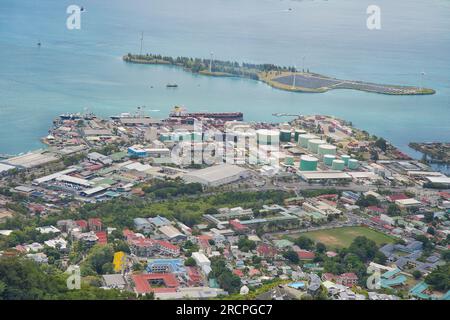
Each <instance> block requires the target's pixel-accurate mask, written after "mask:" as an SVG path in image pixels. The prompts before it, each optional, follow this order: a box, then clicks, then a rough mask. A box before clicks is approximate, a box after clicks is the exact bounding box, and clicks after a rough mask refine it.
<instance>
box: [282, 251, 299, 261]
mask: <svg viewBox="0 0 450 320" xmlns="http://www.w3.org/2000/svg"><path fill="white" fill-rule="evenodd" d="M283 257H285V258H286V259H288V260H289V261H290V262H292V263H295V264H297V263H299V261H300V259H299V257H298V254H297V252H295V251H294V250H288V251H286V252H284V253H283Z"/></svg>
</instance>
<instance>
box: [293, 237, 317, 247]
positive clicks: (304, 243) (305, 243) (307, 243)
mask: <svg viewBox="0 0 450 320" xmlns="http://www.w3.org/2000/svg"><path fill="white" fill-rule="evenodd" d="M294 243H295V244H296V245H297V246H299V247H300V248H302V249H304V250H311V249H312V248H313V247H314V241H313V240H311V239H310V238H307V237H305V236H300V237H298V238H297V239H295V240H294Z"/></svg>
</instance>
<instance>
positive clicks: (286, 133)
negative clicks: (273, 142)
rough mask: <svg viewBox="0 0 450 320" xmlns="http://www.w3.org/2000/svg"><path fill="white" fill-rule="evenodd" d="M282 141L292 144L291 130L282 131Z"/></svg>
mask: <svg viewBox="0 0 450 320" xmlns="http://www.w3.org/2000/svg"><path fill="white" fill-rule="evenodd" d="M280 141H281V142H290V141H291V130H286V129H283V130H280Z"/></svg>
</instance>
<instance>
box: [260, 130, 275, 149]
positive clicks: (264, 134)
mask: <svg viewBox="0 0 450 320" xmlns="http://www.w3.org/2000/svg"><path fill="white" fill-rule="evenodd" d="M256 136H257V140H258V144H262V145H277V144H278V143H279V141H280V132H279V131H278V130H266V129H259V130H257V131H256Z"/></svg>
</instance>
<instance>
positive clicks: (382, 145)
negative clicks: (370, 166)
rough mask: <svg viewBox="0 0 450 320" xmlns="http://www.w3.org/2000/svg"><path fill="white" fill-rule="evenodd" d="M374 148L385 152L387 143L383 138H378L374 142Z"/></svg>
mask: <svg viewBox="0 0 450 320" xmlns="http://www.w3.org/2000/svg"><path fill="white" fill-rule="evenodd" d="M375 146H377V147H378V148H380V149H381V150H382V151H383V152H386V149H387V142H386V140H384V139H383V138H378V139H377V141H375Z"/></svg>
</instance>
